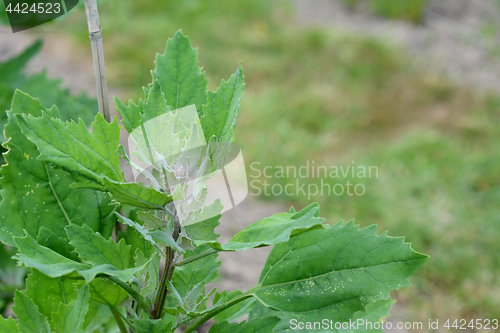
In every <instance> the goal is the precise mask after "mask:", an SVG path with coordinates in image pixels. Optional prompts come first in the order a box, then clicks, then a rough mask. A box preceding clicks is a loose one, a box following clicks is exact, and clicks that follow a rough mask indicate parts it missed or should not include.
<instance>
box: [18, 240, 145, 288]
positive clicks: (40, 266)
mask: <svg viewBox="0 0 500 333" xmlns="http://www.w3.org/2000/svg"><path fill="white" fill-rule="evenodd" d="M14 241H15V244H16V246H17V247H18V249H19V253H17V254H16V255H15V256H14V259H16V260H17V261H18V262H19V264H22V265H25V266H26V267H31V268H35V269H37V270H39V271H40V272H42V273H43V274H45V275H47V276H50V277H52V278H57V277H61V276H64V275H68V274H72V273H78V274H79V275H80V276H81V277H83V278H84V279H85V281H86V282H87V283H90V282H91V281H92V280H93V279H94V278H95V277H96V275H98V274H106V275H110V276H115V277H117V278H118V279H120V280H122V281H125V282H127V281H129V280H130V278H131V277H132V275H133V274H134V273H136V272H138V271H140V270H141V269H143V268H144V265H143V266H138V267H134V268H129V269H124V270H120V269H119V268H117V267H115V266H112V265H109V264H106V265H99V266H95V267H92V266H90V265H87V264H82V263H79V262H76V261H73V260H71V259H68V258H66V257H64V256H62V255H60V254H59V253H57V252H54V251H53V250H51V249H49V248H46V247H43V246H41V245H39V244H38V243H37V242H36V241H35V240H34V239H33V238H32V237H31V236H29V235H27V236H25V237H22V238H21V237H15V238H14Z"/></svg>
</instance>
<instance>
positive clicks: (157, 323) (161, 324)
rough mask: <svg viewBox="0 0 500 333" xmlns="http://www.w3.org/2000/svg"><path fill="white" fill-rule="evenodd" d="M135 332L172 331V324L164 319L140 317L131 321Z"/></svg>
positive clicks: (163, 332) (170, 332)
mask: <svg viewBox="0 0 500 333" xmlns="http://www.w3.org/2000/svg"><path fill="white" fill-rule="evenodd" d="M133 323H134V325H135V332H136V333H172V332H173V331H172V324H171V323H169V322H167V321H166V320H165V319H140V320H134V321H133Z"/></svg>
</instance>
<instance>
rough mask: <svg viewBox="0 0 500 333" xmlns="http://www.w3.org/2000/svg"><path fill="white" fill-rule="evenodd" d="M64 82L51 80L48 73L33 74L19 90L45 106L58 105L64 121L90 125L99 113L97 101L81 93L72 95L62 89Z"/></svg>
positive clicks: (44, 71)
mask: <svg viewBox="0 0 500 333" xmlns="http://www.w3.org/2000/svg"><path fill="white" fill-rule="evenodd" d="M61 83H62V80H51V79H49V78H48V77H47V71H46V70H43V71H42V72H40V73H36V74H33V75H31V76H29V77H28V78H27V80H26V81H25V82H24V83H23V84H22V85H21V86H19V87H18V88H19V89H20V90H22V91H24V92H25V93H27V94H29V95H31V96H35V97H38V98H39V99H40V101H41V102H42V104H43V105H57V108H58V109H59V111H60V112H61V119H62V120H64V121H71V120H74V121H76V122H77V121H78V119H82V120H83V122H84V123H86V124H90V123H91V122H92V121H93V120H94V118H95V116H96V114H97V113H98V111H99V110H98V108H97V101H96V100H95V99H91V98H89V97H87V96H86V95H85V93H81V94H79V95H76V96H72V95H70V92H69V89H62V88H61V87H60V86H61Z"/></svg>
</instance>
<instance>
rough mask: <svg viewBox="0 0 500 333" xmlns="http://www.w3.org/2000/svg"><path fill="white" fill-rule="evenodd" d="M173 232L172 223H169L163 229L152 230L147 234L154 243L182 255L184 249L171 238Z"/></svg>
mask: <svg viewBox="0 0 500 333" xmlns="http://www.w3.org/2000/svg"><path fill="white" fill-rule="evenodd" d="M173 232H174V223H173V222H172V221H169V222H168V223H167V225H166V226H165V227H163V228H157V229H153V230H151V231H150V232H149V233H148V234H149V235H150V236H151V237H152V238H153V240H154V241H155V242H156V243H159V244H163V245H166V246H168V247H171V248H172V249H174V250H176V251H178V252H181V253H184V249H183V248H182V247H180V246H179V244H177V241H176V240H175V239H174V237H173V236H172V234H173Z"/></svg>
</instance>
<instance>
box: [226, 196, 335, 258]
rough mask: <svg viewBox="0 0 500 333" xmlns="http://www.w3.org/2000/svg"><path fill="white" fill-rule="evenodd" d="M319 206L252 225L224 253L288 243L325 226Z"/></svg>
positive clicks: (238, 235)
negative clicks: (311, 230)
mask: <svg viewBox="0 0 500 333" xmlns="http://www.w3.org/2000/svg"><path fill="white" fill-rule="evenodd" d="M324 220H325V219H323V218H321V217H319V206H318V204H311V205H309V206H308V207H306V208H304V209H303V210H302V211H300V212H298V213H281V214H275V215H273V216H271V217H266V218H264V219H262V220H259V221H257V222H255V223H252V224H250V225H249V226H248V227H247V228H246V229H244V230H243V231H240V232H239V233H237V234H236V235H235V236H234V237H233V238H231V239H230V240H229V241H228V242H227V243H226V244H224V245H222V249H223V250H224V251H241V250H247V249H251V248H254V247H259V246H266V245H274V244H278V243H282V242H286V241H288V240H289V239H290V237H291V236H293V235H297V234H299V233H301V232H304V231H306V230H307V229H310V228H313V227H321V226H323V224H322V223H323V222H324Z"/></svg>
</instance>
